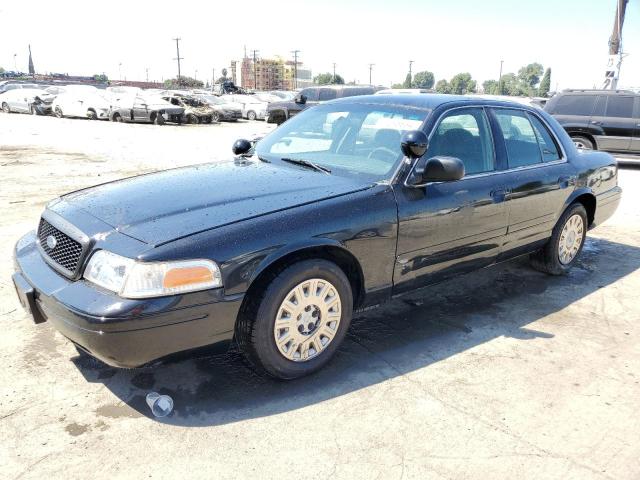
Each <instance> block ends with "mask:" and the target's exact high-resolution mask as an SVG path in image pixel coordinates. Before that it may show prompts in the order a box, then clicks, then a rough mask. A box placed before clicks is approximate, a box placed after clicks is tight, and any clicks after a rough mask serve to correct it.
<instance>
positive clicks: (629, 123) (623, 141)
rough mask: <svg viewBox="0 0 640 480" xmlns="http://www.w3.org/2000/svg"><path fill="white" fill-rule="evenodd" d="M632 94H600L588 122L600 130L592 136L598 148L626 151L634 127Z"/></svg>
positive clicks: (629, 144) (629, 145) (633, 99)
mask: <svg viewBox="0 0 640 480" xmlns="http://www.w3.org/2000/svg"><path fill="white" fill-rule="evenodd" d="M634 101H635V98H634V95H621V94H608V95H600V96H599V99H598V103H597V104H596V107H595V109H594V112H593V115H592V116H591V120H590V122H589V123H590V124H591V126H592V127H593V128H595V129H598V130H601V132H600V134H599V135H595V136H594V138H595V140H596V143H597V145H598V149H599V150H606V151H612V152H627V151H629V148H630V147H631V137H633V134H634V131H635V128H636V123H637V121H636V119H634V118H633V113H634V112H633V110H634Z"/></svg>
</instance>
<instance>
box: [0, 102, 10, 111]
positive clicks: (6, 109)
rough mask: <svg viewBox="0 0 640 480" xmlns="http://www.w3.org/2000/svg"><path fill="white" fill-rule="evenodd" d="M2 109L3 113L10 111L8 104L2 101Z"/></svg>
mask: <svg viewBox="0 0 640 480" xmlns="http://www.w3.org/2000/svg"><path fill="white" fill-rule="evenodd" d="M2 111H3V112H4V113H11V109H10V108H9V104H8V103H7V102H2Z"/></svg>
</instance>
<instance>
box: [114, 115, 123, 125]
mask: <svg viewBox="0 0 640 480" xmlns="http://www.w3.org/2000/svg"><path fill="white" fill-rule="evenodd" d="M113 121H114V122H118V123H122V122H123V120H122V116H121V115H120V114H119V113H114V114H113Z"/></svg>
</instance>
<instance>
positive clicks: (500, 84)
mask: <svg viewBox="0 0 640 480" xmlns="http://www.w3.org/2000/svg"><path fill="white" fill-rule="evenodd" d="M503 63H504V60H500V75H498V95H502V64H503ZM484 93H487V92H484Z"/></svg>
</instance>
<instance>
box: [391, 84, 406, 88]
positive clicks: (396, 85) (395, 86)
mask: <svg viewBox="0 0 640 480" xmlns="http://www.w3.org/2000/svg"><path fill="white" fill-rule="evenodd" d="M402 85H403V84H402V83H394V84H393V85H391V88H404V87H403V86H402Z"/></svg>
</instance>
